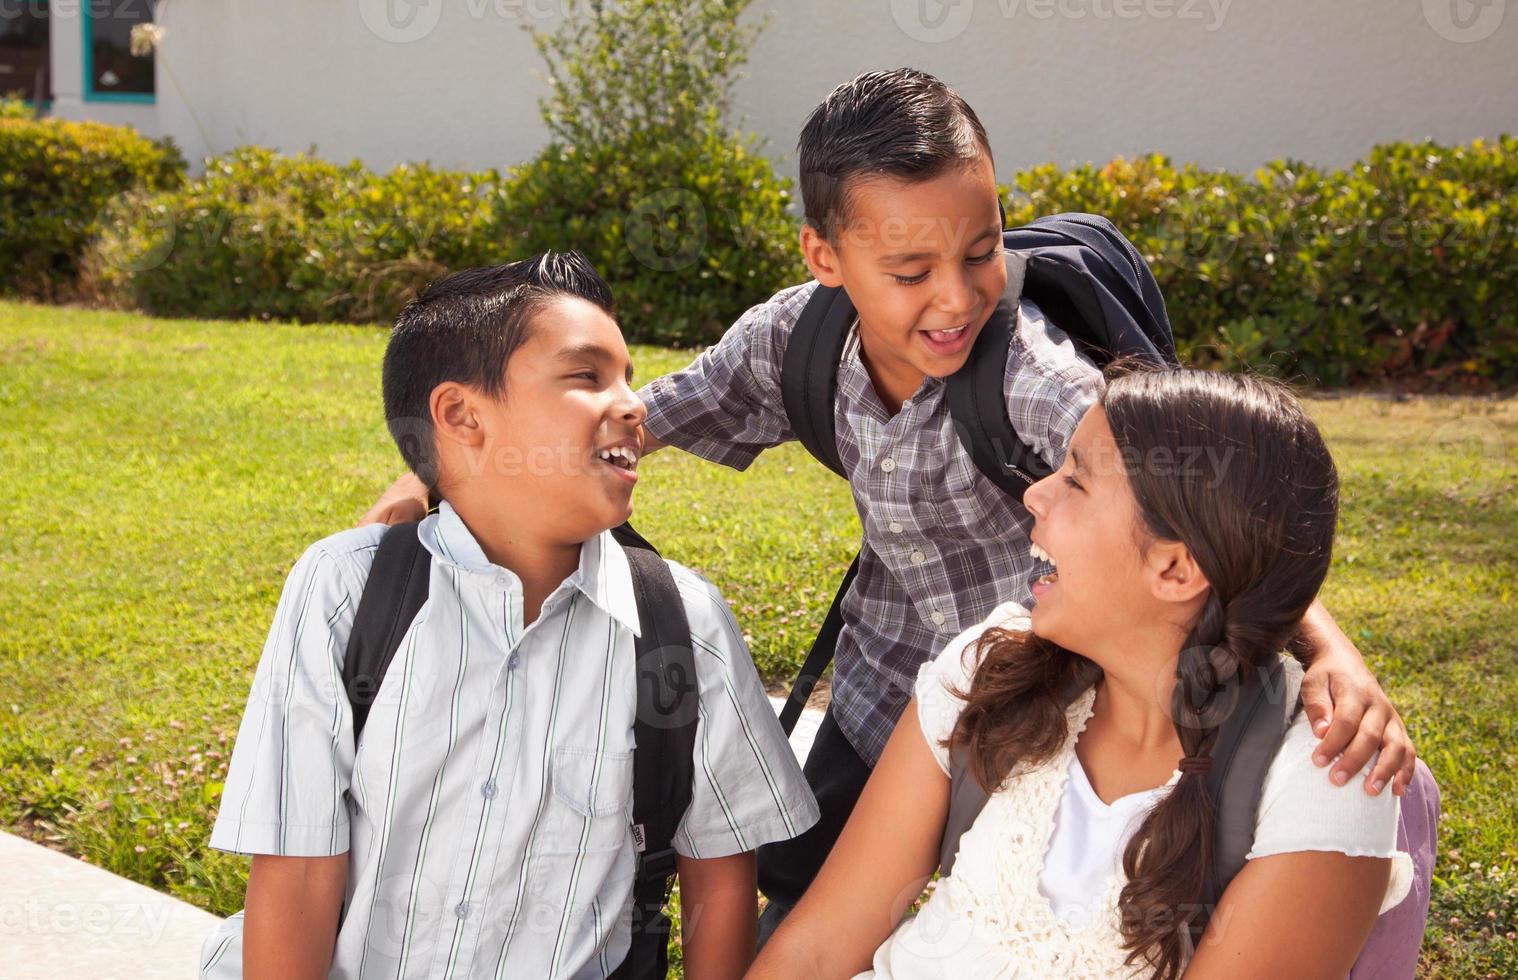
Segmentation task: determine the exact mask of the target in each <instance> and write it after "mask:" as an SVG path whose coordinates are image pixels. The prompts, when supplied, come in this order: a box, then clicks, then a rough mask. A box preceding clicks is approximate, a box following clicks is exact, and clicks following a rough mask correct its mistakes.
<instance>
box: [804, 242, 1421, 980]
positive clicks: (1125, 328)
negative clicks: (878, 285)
mask: <svg viewBox="0 0 1518 980" xmlns="http://www.w3.org/2000/svg"><path fill="white" fill-rule="evenodd" d="M1003 246H1004V248H1005V261H1006V263H1007V287H1006V290H1005V291H1004V292H1003V294H1002V297H1001V300H1000V301H999V302H998V303H997V306H996V309H995V310H994V311H993V312H992V314H991V317H990V319H989V320H988V321H987V322H986V325H985V327H984V328H982V330H981V333H980V336H978V337H977V338H976V340H975V345H974V346H973V347H972V348H971V351H970V357H969V360H968V361H966V363H965V365H964V366H963V367H962V368H960V370H959V371H957V372H955V373H954V374H953V375H951V376H950V377H949V378H948V379H946V387H945V400H946V402H947V404H948V408H949V413H950V416H951V417H952V419H953V422H954V430H955V433H956V434H957V435H958V437H959V440H960V443H961V444H962V445H963V447H964V449H965V452H967V453H968V454H969V456H970V458H971V460H972V461H974V463H975V465H976V468H977V469H978V470H979V471H980V472H981V474H982V475H984V476H985V477H986V478H987V479H988V480H990V481H991V482H992V483H994V484H995V485H996V486H998V487H1000V488H1001V489H1002V490H1004V491H1005V492H1007V493H1009V494H1011V495H1012V496H1013V497H1015V498H1016V499H1017V500H1018V501H1019V502H1021V501H1022V497H1023V491H1024V490H1026V489H1027V488H1028V487H1029V486H1031V485H1032V484H1033V483H1034V482H1036V481H1037V480H1040V479H1042V478H1043V477H1045V476H1048V475H1049V474H1050V473H1051V472H1053V470H1052V468H1051V467H1050V466H1049V464H1048V463H1047V461H1045V460H1044V459H1043V458H1041V457H1040V456H1039V455H1038V454H1037V452H1035V451H1034V450H1033V448H1032V447H1030V446H1028V445H1027V444H1026V443H1025V442H1023V440H1022V439H1021V438H1020V437H1019V436H1018V435H1017V432H1016V430H1015V429H1014V428H1013V426H1012V422H1011V420H1010V419H1009V418H1008V416H1007V405H1006V398H1005V393H1004V390H1003V385H1004V379H1005V371H1006V365H1007V358H1008V355H1009V348H1010V344H1011V339H1012V335H1013V332H1014V331H1015V330H1016V328H1017V310H1018V304H1019V302H1020V301H1021V300H1022V299H1023V298H1027V299H1029V300H1031V301H1032V302H1034V303H1036V304H1037V305H1038V307H1039V309H1040V310H1042V311H1043V313H1044V315H1045V316H1046V317H1047V318H1048V320H1049V322H1050V323H1052V324H1053V325H1054V326H1056V327H1058V328H1059V329H1060V330H1062V331H1063V332H1064V333H1065V334H1066V335H1068V336H1069V337H1070V339H1071V341H1072V342H1073V343H1074V344H1075V345H1076V348H1077V349H1078V350H1079V351H1080V352H1081V353H1083V354H1085V355H1086V356H1087V357H1089V358H1090V359H1091V360H1092V362H1093V363H1095V364H1096V365H1097V366H1098V367H1102V366H1105V365H1107V364H1110V363H1111V362H1113V361H1114V360H1116V359H1118V358H1141V359H1145V360H1149V361H1153V362H1155V363H1165V364H1175V363H1177V358H1176V352H1175V340H1174V337H1173V335H1172V332H1171V327H1170V320H1169V317H1168V315H1167V314H1166V312H1165V302H1164V298H1163V297H1162V295H1161V293H1160V289H1159V285H1158V283H1157V282H1156V281H1155V279H1154V275H1153V273H1152V272H1151V271H1150V269H1149V267H1148V265H1147V264H1146V263H1145V262H1144V260H1143V258H1142V256H1140V255H1139V253H1138V250H1137V249H1135V248H1134V247H1133V244H1132V243H1131V242H1129V241H1128V240H1127V239H1126V238H1125V237H1123V235H1122V234H1121V233H1120V232H1119V231H1118V230H1117V229H1116V228H1115V227H1114V226H1113V225H1112V223H1111V222H1110V221H1108V220H1107V219H1105V218H1102V217H1099V216H1096V215H1090V214H1058V215H1050V216H1048V217H1044V218H1039V219H1038V220H1036V221H1034V222H1032V223H1031V224H1028V225H1025V226H1023V227H1021V228H1013V229H1010V230H1008V231H1006V232H1004V233H1003ZM855 317H856V311H855V309H854V304H853V303H852V302H851V301H850V300H849V297H848V294H847V293H846V292H845V291H844V290H843V289H841V288H838V287H831V288H830V287H821V286H819V287H818V288H817V290H816V291H815V292H814V293H813V294H812V296H811V298H810V300H809V301H808V302H807V305H806V307H805V309H804V310H803V311H802V313H801V316H800V318H799V319H798V320H797V322H796V325H795V327H794V328H793V329H792V332H791V336H790V340H789V341H788V343H787V347H786V351H785V356H784V360H783V362H782V369H781V381H780V385H781V394H782V398H783V401H784V404H785V411H786V415H787V418H788V420H789V422H790V425H791V430H792V431H793V432H795V433H796V437H797V439H798V440H799V441H800V442H801V443H802V445H804V446H806V448H807V450H808V451H809V452H810V453H811V454H812V455H813V456H814V457H816V458H817V460H818V461H820V462H821V463H822V464H823V465H825V466H827V467H828V468H829V469H831V470H832V471H833V472H834V473H837V474H838V475H840V476H845V477H846V474H845V472H844V469H843V463H842V461H841V459H840V458H839V454H838V444H837V434H836V432H835V431H834V415H833V402H834V399H835V397H836V395H837V377H838V365H839V361H840V359H841V358H842V355H843V348H844V344H845V342H846V340H847V339H848V335H849V331H850V330H851V329H852V327H853V324H854V320H855ZM858 567H859V559H858V558H857V557H856V558H855V559H854V564H853V565H852V566H850V568H849V570H848V572H847V573H846V574H845V575H844V578H843V582H842V583H841V584H840V586H839V588H838V592H837V595H836V596H835V597H834V599H833V604H832V607H831V608H830V609H829V610H828V613H827V617H826V619H825V620H824V621H823V624H822V627H821V629H820V630H819V631H818V633H817V637H816V639H815V640H814V641H813V644H812V649H811V651H810V652H809V653H808V654H807V657H806V661H805V663H804V664H803V666H802V668H801V670H800V672H799V673H798V675H797V677H796V682H795V684H794V685H793V686H792V689H791V693H790V697H789V698H788V699H787V701H786V705H785V708H784V710H783V711H782V713H781V716H780V721H781V725H782V727H783V728H784V729H785V731H786V733H787V734H789V733H790V731H791V730H792V729H793V728H794V726H795V724H796V720H797V719H798V718H799V717H800V715H801V710H802V708H803V707H804V706H805V704H806V700H807V697H808V696H809V695H810V693H811V690H812V687H813V686H814V685H815V684H816V683H817V681H818V680H819V679H820V678H821V676H822V673H823V671H824V670H825V669H826V668H827V666H828V664H829V663H830V662H831V661H832V658H833V652H834V648H835V646H836V644H837V641H838V635H839V633H840V631H841V630H842V628H843V615H842V602H843V597H844V595H845V594H846V593H847V592H848V590H849V586H850V585H851V584H852V582H853V580H854V576H855V574H856V572H857V570H858ZM1235 680H1236V682H1237V683H1238V684H1239V685H1240V689H1239V691H1238V692H1237V700H1236V701H1235V702H1234V704H1235V708H1234V710H1233V711H1232V712H1231V714H1230V715H1229V717H1228V718H1227V719H1226V720H1225V721H1224V723H1223V724H1222V726H1221V727H1220V729H1219V733H1218V740H1217V747H1216V748H1215V750H1214V752H1213V767H1212V770H1211V773H1210V774H1209V777H1208V778H1209V787H1210V790H1211V794H1212V799H1213V800H1214V801H1215V802H1216V804H1217V808H1216V813H1215V817H1214V824H1213V826H1214V833H1215V840H1216V846H1215V849H1214V850H1215V853H1216V854H1217V855H1218V858H1217V860H1216V861H1215V862H1214V871H1213V877H1212V880H1211V881H1210V882H1209V883H1208V888H1207V894H1206V896H1205V900H1204V905H1205V908H1204V910H1203V913H1202V915H1200V916H1199V917H1198V918H1197V919H1196V920H1195V921H1194V922H1193V930H1194V935H1195V936H1200V934H1201V929H1202V928H1203V927H1205V925H1206V910H1210V909H1211V908H1212V907H1213V906H1215V905H1216V903H1217V900H1218V898H1220V897H1221V896H1222V894H1223V890H1224V889H1225V888H1226V887H1227V885H1228V882H1229V881H1230V880H1232V878H1233V876H1234V875H1235V874H1237V873H1238V872H1239V870H1240V869H1241V868H1242V867H1243V866H1244V855H1245V854H1247V853H1248V852H1249V850H1250V847H1251V845H1252V844H1253V839H1254V826H1255V818H1256V815H1257V813H1258V810H1259V800H1260V791H1261V789H1262V786H1263V782H1264V776H1265V772H1266V770H1267V769H1268V768H1269V766H1270V762H1271V760H1272V759H1273V758H1274V757H1275V754H1276V751H1277V749H1279V747H1280V745H1281V740H1282V738H1283V737H1284V736H1285V733H1286V729H1287V728H1288V727H1289V726H1290V724H1291V722H1292V721H1293V720H1294V719H1295V717H1296V715H1297V712H1298V711H1300V710H1301V702H1300V698H1299V689H1300V687H1301V681H1302V668H1301V666H1300V665H1299V664H1298V663H1297V662H1296V661H1295V660H1292V659H1290V658H1289V657H1283V658H1281V660H1280V662H1279V663H1276V664H1271V665H1268V667H1267V668H1265V669H1263V670H1262V671H1261V672H1260V675H1259V676H1241V677H1239V678H1236V679H1235ZM1075 693H1079V692H1075ZM1073 696H1074V695H1073V694H1072V696H1071V699H1072V700H1073ZM951 763H952V764H951V798H950V807H949V817H948V824H947V826H946V828H945V832H944V839H943V844H942V847H941V849H940V872H941V873H942V874H945V875H947V874H949V873H950V872H951V870H952V869H953V866H954V857H955V854H956V853H957V851H958V849H959V839H960V837H961V836H962V835H963V834H964V832H965V831H966V830H968V829H969V828H970V826H971V825H972V824H973V823H974V822H975V818H976V816H978V815H979V813H980V811H981V809H982V808H983V807H984V806H985V803H986V799H987V795H986V791H985V790H984V789H983V788H982V787H981V786H980V785H979V784H978V783H977V782H976V781H975V778H974V777H973V776H972V775H970V774H969V770H968V767H967V763H966V760H965V759H963V758H962V757H961V756H959V755H955V756H954V757H953V758H952V760H951ZM1438 818H1439V788H1438V786H1437V785H1436V784H1435V783H1434V779H1433V775H1432V773H1430V772H1429V770H1428V767H1427V766H1426V765H1424V764H1423V762H1422V761H1421V760H1420V761H1419V762H1418V766H1417V771H1416V773H1415V775H1414V778H1413V780H1412V783H1411V784H1410V785H1409V786H1408V790H1407V793H1406V794H1405V795H1404V796H1403V798H1402V801H1401V812H1400V817H1399V820H1398V826H1397V848H1398V849H1399V850H1402V851H1405V852H1407V853H1408V854H1410V855H1411V856H1412V859H1413V868H1414V880H1413V885H1412V889H1411V891H1410V893H1409V895H1408V897H1407V898H1405V899H1404V900H1403V901H1402V902H1401V903H1399V904H1398V905H1397V906H1396V907H1395V908H1394V909H1391V910H1389V911H1388V912H1386V913H1385V914H1384V915H1382V916H1380V917H1379V918H1378V919H1377V922H1376V926H1375V929H1374V930H1373V931H1372V932H1371V935H1370V938H1369V939H1368V940H1367V942H1366V944H1365V946H1364V948H1363V949H1362V950H1361V953H1360V957H1359V959H1358V960H1357V961H1356V963H1355V967H1354V970H1353V972H1352V973H1351V975H1350V976H1351V980H1381V978H1387V980H1390V978H1402V977H1411V976H1413V973H1414V971H1415V969H1416V966H1417V961H1418V948H1419V946H1420V945H1421V943H1422V938H1423V929H1424V925H1425V922H1426V920H1427V917H1428V905H1429V885H1430V881H1431V879H1432V876H1433V862H1434V854H1435V852H1436V829H1437V823H1438Z"/></svg>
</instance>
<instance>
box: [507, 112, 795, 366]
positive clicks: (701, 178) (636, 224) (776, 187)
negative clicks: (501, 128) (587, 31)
mask: <svg viewBox="0 0 1518 980" xmlns="http://www.w3.org/2000/svg"><path fill="white" fill-rule="evenodd" d="M512 176H513V179H512V183H511V185H510V187H509V189H508V191H507V193H506V194H504V195H502V196H501V197H499V198H498V199H497V200H498V206H497V213H496V216H495V222H496V224H497V227H498V229H499V231H498V234H499V239H500V241H501V242H503V243H505V244H506V245H507V246H508V247H509V249H510V251H511V254H512V255H514V256H523V255H529V254H531V253H533V252H536V251H540V250H543V249H548V248H578V249H580V250H581V251H583V252H584V253H585V254H586V255H587V256H588V257H589V258H590V260H591V262H593V263H594V264H595V266H596V268H597V269H598V270H600V272H601V274H602V275H603V276H605V277H606V279H607V281H608V282H610V283H611V285H612V289H613V291H614V293H615V295H616V297H617V305H618V308H619V313H620V318H621V320H622V325H623V328H624V330H625V331H626V333H627V335H628V339H629V340H635V341H638V342H643V343H661V344H676V345H681V344H683V345H692V344H698V343H711V342H713V341H715V340H716V339H717V338H718V337H720V336H721V335H722V332H723V331H724V330H726V329H727V327H728V326H729V325H730V324H731V323H732V322H733V320H735V319H736V318H737V317H738V315H739V314H741V313H742V312H743V311H744V310H745V309H746V308H748V307H749V306H751V305H753V304H754V303H756V302H759V301H761V300H763V299H765V298H767V297H768V296H769V295H770V294H772V293H773V292H775V291H776V290H777V289H779V288H781V287H783V286H785V285H788V284H790V283H794V282H801V281H803V280H804V279H805V277H806V276H805V267H804V266H803V265H802V263H801V260H800V254H799V251H798V249H797V245H796V232H797V226H796V224H795V222H794V220H793V219H792V218H791V217H790V215H789V214H788V213H787V211H786V206H787V204H788V202H789V199H790V191H789V185H788V183H787V182H784V181H781V180H780V179H778V178H777V177H776V176H775V174H774V171H773V170H772V169H771V167H770V165H769V163H768V161H766V160H765V159H764V158H763V157H760V156H757V155H756V154H755V153H754V152H753V150H752V147H751V146H750V145H748V144H747V143H745V142H743V141H741V140H737V139H733V138H730V137H728V136H726V135H724V134H723V133H721V132H720V130H718V129H716V128H707V129H706V130H704V131H702V132H698V133H694V134H691V135H690V136H688V137H687V139H686V140H684V141H678V142H677V141H674V140H668V139H663V138H660V137H658V136H655V135H653V134H649V135H646V136H637V137H633V138H631V139H630V140H629V141H628V142H625V143H623V144H620V145H614V146H591V147H588V148H584V149H582V148H578V147H568V146H561V145H555V146H552V147H550V148H549V149H548V150H546V151H544V153H542V154H540V155H539V156H538V157H537V159H535V160H533V161H532V162H531V163H529V164H527V165H525V166H523V167H521V168H519V169H517V170H516V171H514V172H513V175H512Z"/></svg>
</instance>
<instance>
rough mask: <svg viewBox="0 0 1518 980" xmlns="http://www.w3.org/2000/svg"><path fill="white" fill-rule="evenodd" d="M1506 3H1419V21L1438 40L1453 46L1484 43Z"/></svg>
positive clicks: (1499, 21)
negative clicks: (1453, 44)
mask: <svg viewBox="0 0 1518 980" xmlns="http://www.w3.org/2000/svg"><path fill="white" fill-rule="evenodd" d="M1506 12H1507V0H1423V19H1424V20H1426V21H1428V26H1430V27H1432V28H1433V29H1434V31H1435V33H1437V34H1438V35H1439V36H1440V37H1442V38H1444V39H1445V40H1446V41H1454V42H1455V43H1457V44H1473V43H1475V42H1477V41H1485V40H1486V39H1487V38H1489V37H1491V36H1492V35H1493V34H1495V33H1497V28H1499V27H1501V26H1502V20H1503V15H1504V14H1506Z"/></svg>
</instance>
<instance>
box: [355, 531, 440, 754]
mask: <svg viewBox="0 0 1518 980" xmlns="http://www.w3.org/2000/svg"><path fill="white" fill-rule="evenodd" d="M417 523H418V522H416V521H412V522H410V523H408V524H397V525H395V526H394V527H392V528H390V529H389V530H388V531H386V532H385V535H384V537H382V538H380V543H379V550H378V551H376V552H375V555H374V564H372V565H371V566H370V567H369V577H368V578H367V579H366V580H365V581H364V591H363V594H362V595H361V596H360V597H359V600H358V610H357V611H356V612H355V613H354V614H353V631H352V632H351V633H349V634H348V647H347V650H346V652H345V653H344V655H343V689H344V690H346V691H347V692H348V703H349V704H350V705H352V707H353V742H354V744H355V745H357V744H358V736H359V732H361V731H363V729H364V723H365V722H366V721H367V720H368V719H369V707H370V706H371V705H372V704H373V703H374V699H375V697H377V696H378V695H379V689H380V685H381V684H382V683H384V680H385V671H386V670H387V669H389V667H390V661H391V660H392V659H394V657H395V651H396V650H397V649H399V648H400V645H401V639H402V638H403V637H404V636H405V635H406V630H408V629H409V628H410V627H411V622H412V620H414V619H416V615H417V613H418V612H420V611H421V609H422V606H423V605H425V604H426V602H427V588H428V579H429V578H430V569H431V566H432V555H431V554H429V553H428V551H427V549H426V548H423V547H422V542H421V540H420V539H418V538H417V535H416V529H417Z"/></svg>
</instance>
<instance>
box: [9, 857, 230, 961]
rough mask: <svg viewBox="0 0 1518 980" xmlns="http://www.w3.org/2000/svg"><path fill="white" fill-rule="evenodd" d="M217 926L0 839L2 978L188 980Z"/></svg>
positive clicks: (149, 892) (83, 867)
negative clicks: (206, 938) (203, 943)
mask: <svg viewBox="0 0 1518 980" xmlns="http://www.w3.org/2000/svg"><path fill="white" fill-rule="evenodd" d="M218 921H219V920H218V919H217V918H216V916H214V915H211V914H210V913H209V912H203V911H201V910H200V909H198V908H195V907H194V906H193V905H188V904H186V903H184V902H181V901H179V900H177V899H174V898H170V897H169V896H168V895H164V894H162V893H160V892H155V891H154V890H153V889H151V888H148V887H146V886H144V885H139V884H137V883H136V882H135V881H128V880H127V879H125V878H121V877H118V876H117V875H113V874H111V873H110V872H109V871H104V870H102V869H100V868H97V867H95V866H93V865H89V864H85V863H84V862H83V861H80V860H77V859H75V858H71V857H69V856H68V855H65V854H59V853H57V852H56V851H50V850H48V849H47V848H45V847H43V846H42V845H40V844H33V843H32V842H31V841H27V840H22V839H21V838H20V837H14V836H12V835H10V834H0V976H4V977H5V978H6V980H179V978H185V980H190V978H193V977H194V976H195V967H196V964H197V963H199V961H200V943H201V940H203V939H204V938H205V937H206V934H207V933H209V932H210V931H211V930H212V929H214V928H215V927H216V923H217V922H218Z"/></svg>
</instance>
